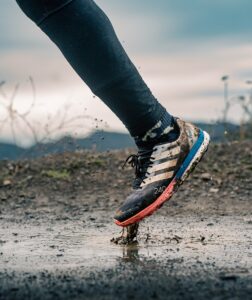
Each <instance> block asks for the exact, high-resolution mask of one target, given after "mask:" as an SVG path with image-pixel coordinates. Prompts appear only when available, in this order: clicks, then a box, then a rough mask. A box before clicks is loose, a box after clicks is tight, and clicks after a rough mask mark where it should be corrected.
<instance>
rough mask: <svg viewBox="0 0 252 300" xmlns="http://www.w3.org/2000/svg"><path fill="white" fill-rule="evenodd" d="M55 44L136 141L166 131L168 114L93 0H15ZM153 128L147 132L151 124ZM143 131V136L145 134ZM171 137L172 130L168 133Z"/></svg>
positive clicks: (170, 122)
mask: <svg viewBox="0 0 252 300" xmlns="http://www.w3.org/2000/svg"><path fill="white" fill-rule="evenodd" d="M17 3H18V4H19V6H20V7H21V8H22V9H23V11H24V12H25V13H26V14H27V15H28V17H29V18H31V19H32V20H33V21H34V22H35V23H36V24H37V25H38V26H39V27H40V28H41V29H42V30H43V31H44V32H45V33H46V34H47V35H48V36H49V37H50V38H51V40H52V41H53V42H54V43H55V44H56V45H57V46H58V47H59V49H60V50H61V52H62V53H63V54H64V56H65V57H66V59H67V60H68V62H69V63H70V64H71V65H72V66H73V68H74V70H75V71H76V72H77V73H78V74H79V75H80V77H81V78H82V79H83V80H84V81H85V82H86V84H87V85H88V86H89V87H90V89H91V90H92V91H93V93H94V94H95V95H97V96H98V97H99V98H101V99H102V101H103V102H104V103H106V104H107V105H108V107H109V108H110V109H111V110H112V111H113V112H114V113H115V114H116V115H117V116H118V117H119V119H120V120H121V121H122V122H123V123H124V124H125V126H126V127H127V129H128V130H129V132H130V134H131V136H133V137H135V138H136V137H138V138H136V140H137V142H139V137H140V142H141V138H142V137H143V139H145V140H148V138H151V137H158V136H159V135H161V134H162V133H163V132H167V131H169V130H170V129H171V128H170V127H169V126H172V123H173V119H172V116H170V115H169V114H168V113H167V111H166V110H165V108H164V107H163V106H162V105H161V104H160V103H159V102H158V101H157V100H156V98H155V97H154V96H153V95H152V93H151V91H150V89H149V88H148V87H147V85H146V84H145V82H144V81H143V79H142V78H141V76H140V74H139V73H138V71H137V69H136V68H135V66H134V65H133V63H132V62H131V60H130V59H129V57H128V56H127V54H126V52H125V51H124V49H123V47H122V45H121V43H120V42H119V40H118V38H117V36H116V34H115V32H114V29H113V27H112V25H111V23H110V21H109V19H108V18H107V16H106V15H105V14H104V12H103V11H102V10H101V9H100V8H99V7H98V6H97V5H96V4H95V3H94V1H92V0H36V1H34V0H17ZM153 127H154V129H153V132H152V130H151V132H148V131H149V130H150V129H152V128H153ZM146 134H147V136H146ZM171 138H173V135H172V134H171Z"/></svg>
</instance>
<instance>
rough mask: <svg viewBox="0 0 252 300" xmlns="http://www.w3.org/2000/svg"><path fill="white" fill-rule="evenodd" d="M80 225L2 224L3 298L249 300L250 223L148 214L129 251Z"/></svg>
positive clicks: (108, 231)
mask: <svg viewBox="0 0 252 300" xmlns="http://www.w3.org/2000/svg"><path fill="white" fill-rule="evenodd" d="M83 220H86V221H85V223H84V222H83V221H82V220H73V221H71V220H58V221H55V219H53V218H51V217H48V218H47V220H46V219H45V218H42V219H36V220H33V219H32V220H26V221H24V220H21V219H17V220H15V221H14V220H13V218H12V217H7V216H6V217H5V218H2V219H1V221H0V236H1V240H0V283H1V284H0V297H1V299H25V298H27V299H28V298H29V299H31V298H32V299H119V298H120V299H129V298H133V299H142V297H144V298H145V299H215V298H216V299H251V292H252V252H251V245H252V231H251V229H252V218H250V217H248V216H246V217H235V216H233V217H207V218H201V217H198V218H197V217H189V216H188V217H183V216H178V217H170V218H169V217H164V216H159V215H154V216H153V217H152V218H150V219H149V220H147V221H144V222H143V223H141V226H140V228H139V234H138V238H137V241H135V242H134V243H130V244H127V245H123V244H122V243H121V244H120V243H118V244H115V243H114V242H111V236H117V235H118V234H119V232H120V229H119V228H118V227H117V226H116V225H114V226H113V225H111V223H109V222H104V221H103V218H102V217H101V216H99V214H97V213H96V214H95V221H94V220H90V217H88V216H87V215H86V216H85V215H83ZM87 220H88V221H87ZM119 244H120V245H119Z"/></svg>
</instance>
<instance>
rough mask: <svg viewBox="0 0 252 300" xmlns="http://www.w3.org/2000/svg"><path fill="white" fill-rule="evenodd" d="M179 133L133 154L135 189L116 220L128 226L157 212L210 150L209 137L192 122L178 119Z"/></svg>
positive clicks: (131, 163)
mask: <svg viewBox="0 0 252 300" xmlns="http://www.w3.org/2000/svg"><path fill="white" fill-rule="evenodd" d="M176 123H177V126H178V127H179V136H178V138H177V139H176V140H175V141H174V142H167V141H165V139H164V137H163V138H162V142H159V143H157V144H155V145H154V146H152V147H150V148H144V149H140V150H139V151H138V153H137V154H133V155H130V156H129V157H128V158H127V160H126V163H129V164H130V165H131V166H132V167H134V168H135V175H136V178H135V180H134V182H133V192H132V193H131V194H130V195H129V196H128V197H127V198H126V200H125V202H124V203H123V204H122V206H121V207H120V208H119V209H118V210H117V211H116V214H115V216H114V219H115V223H116V224H117V225H119V226H129V225H131V224H134V223H137V222H139V221H141V220H142V219H143V218H145V217H147V216H149V215H151V214H152V213H154V212H155V211H156V210H157V209H158V208H160V207H161V206H162V205H163V204H164V202H166V201H168V200H169V199H170V198H171V197H172V195H173V194H174V192H175V191H176V190H177V188H178V187H179V185H181V183H183V181H184V180H185V179H186V178H187V176H188V175H189V174H190V173H191V171H193V169H194V168H195V166H196V165H197V164H198V162H199V161H200V160H201V158H202V156H203V155H204V153H205V152H206V151H207V148H208V145H209V142H210V137H209V135H208V133H207V132H205V131H203V130H201V129H199V128H197V127H196V126H194V125H193V124H191V123H187V122H184V121H182V120H180V119H176Z"/></svg>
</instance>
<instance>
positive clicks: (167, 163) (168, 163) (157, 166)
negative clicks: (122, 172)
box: [147, 158, 178, 173]
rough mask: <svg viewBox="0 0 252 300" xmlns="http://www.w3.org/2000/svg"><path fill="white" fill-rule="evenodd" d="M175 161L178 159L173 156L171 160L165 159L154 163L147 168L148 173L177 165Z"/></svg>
mask: <svg viewBox="0 0 252 300" xmlns="http://www.w3.org/2000/svg"><path fill="white" fill-rule="evenodd" d="M177 161H178V159H177V158H175V159H173V160H167V161H165V162H163V163H160V164H158V163H156V164H154V165H152V166H151V167H150V168H148V170H147V171H148V172H149V173H154V172H157V171H161V170H164V169H170V168H172V167H175V166H176V165H177Z"/></svg>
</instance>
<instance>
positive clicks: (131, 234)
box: [110, 223, 139, 245]
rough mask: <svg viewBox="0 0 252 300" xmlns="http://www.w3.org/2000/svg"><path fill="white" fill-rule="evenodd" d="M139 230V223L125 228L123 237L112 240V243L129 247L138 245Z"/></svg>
mask: <svg viewBox="0 0 252 300" xmlns="http://www.w3.org/2000/svg"><path fill="white" fill-rule="evenodd" d="M138 229H139V223H135V224H133V225H130V226H127V227H124V228H123V230H122V234H121V236H119V237H116V238H112V239H111V240H110V241H111V242H112V243H114V244H117V245H129V244H133V243H137V234H138Z"/></svg>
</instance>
